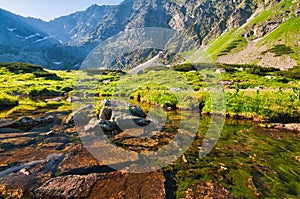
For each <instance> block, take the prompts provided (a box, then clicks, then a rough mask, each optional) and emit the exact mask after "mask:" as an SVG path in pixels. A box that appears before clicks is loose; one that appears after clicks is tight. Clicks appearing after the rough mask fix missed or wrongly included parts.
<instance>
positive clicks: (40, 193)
mask: <svg viewBox="0 0 300 199" xmlns="http://www.w3.org/2000/svg"><path fill="white" fill-rule="evenodd" d="M97 179H98V175H97V174H89V175H86V176H80V175H72V176H62V177H56V178H53V179H50V180H48V181H47V182H46V183H44V184H43V185H42V186H41V187H39V188H38V189H36V190H35V195H36V197H37V198H87V197H88V196H89V193H90V191H91V188H92V187H93V186H94V185H95V183H96V182H97Z"/></svg>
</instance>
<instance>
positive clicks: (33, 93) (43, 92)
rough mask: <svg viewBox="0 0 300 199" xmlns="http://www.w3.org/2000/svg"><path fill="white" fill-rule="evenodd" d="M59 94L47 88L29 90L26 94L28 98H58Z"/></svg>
mask: <svg viewBox="0 0 300 199" xmlns="http://www.w3.org/2000/svg"><path fill="white" fill-rule="evenodd" d="M60 94H61V93H60V92H58V91H54V90H49V89H48V88H42V89H35V88H34V89H31V90H30V91H29V92H28V95H29V96H30V97H39V96H59V95H60Z"/></svg>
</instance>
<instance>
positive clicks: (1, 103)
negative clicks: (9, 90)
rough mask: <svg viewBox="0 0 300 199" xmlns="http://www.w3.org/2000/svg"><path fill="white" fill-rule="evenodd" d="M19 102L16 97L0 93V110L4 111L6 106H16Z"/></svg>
mask: <svg viewBox="0 0 300 199" xmlns="http://www.w3.org/2000/svg"><path fill="white" fill-rule="evenodd" d="M18 105H19V100H18V98H17V97H13V96H11V95H8V94H6V93H3V92H1V93H0V108H1V109H5V108H6V107H7V106H18Z"/></svg>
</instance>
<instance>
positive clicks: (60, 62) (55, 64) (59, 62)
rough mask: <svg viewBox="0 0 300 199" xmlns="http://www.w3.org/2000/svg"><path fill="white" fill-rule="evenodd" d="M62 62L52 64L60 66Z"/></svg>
mask: <svg viewBox="0 0 300 199" xmlns="http://www.w3.org/2000/svg"><path fill="white" fill-rule="evenodd" d="M62 63H63V62H56V61H55V62H53V64H55V65H61V64H62Z"/></svg>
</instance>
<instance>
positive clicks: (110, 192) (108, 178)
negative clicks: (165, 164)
mask: <svg viewBox="0 0 300 199" xmlns="http://www.w3.org/2000/svg"><path fill="white" fill-rule="evenodd" d="M165 181H166V180H165V177H164V174H163V172H162V171H158V172H151V173H142V174H131V173H124V172H120V171H117V172H111V173H97V174H96V173H93V174H88V175H68V176H61V177H56V178H52V179H50V180H48V181H47V182H45V183H44V184H43V185H42V186H40V187H39V188H37V189H36V190H35V191H34V193H35V196H36V198H89V199H106V198H151V199H163V198H166V191H165Z"/></svg>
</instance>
